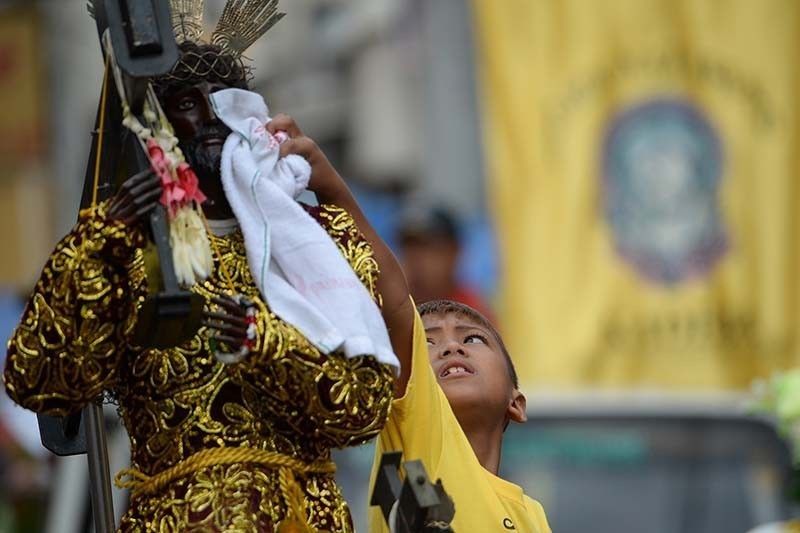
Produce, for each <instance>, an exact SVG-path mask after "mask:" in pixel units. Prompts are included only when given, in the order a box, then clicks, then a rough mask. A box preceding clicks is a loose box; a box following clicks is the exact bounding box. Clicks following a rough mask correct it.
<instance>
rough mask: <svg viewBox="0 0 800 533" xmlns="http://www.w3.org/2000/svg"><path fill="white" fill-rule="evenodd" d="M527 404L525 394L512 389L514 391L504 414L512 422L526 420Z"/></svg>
mask: <svg viewBox="0 0 800 533" xmlns="http://www.w3.org/2000/svg"><path fill="white" fill-rule="evenodd" d="M527 405H528V401H527V400H526V399H525V395H524V394H522V393H521V392H520V391H518V390H517V389H514V392H513V393H512V395H511V401H510V402H508V408H507V409H506V416H508V419H509V420H511V421H512V422H517V423H522V422H526V421H527V420H528V414H527V411H526V407H527Z"/></svg>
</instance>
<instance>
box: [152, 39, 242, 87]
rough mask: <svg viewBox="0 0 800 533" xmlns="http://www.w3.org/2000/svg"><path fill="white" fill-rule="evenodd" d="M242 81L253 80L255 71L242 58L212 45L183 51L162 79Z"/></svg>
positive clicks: (177, 80) (176, 80) (178, 80)
mask: <svg viewBox="0 0 800 533" xmlns="http://www.w3.org/2000/svg"><path fill="white" fill-rule="evenodd" d="M199 78H202V79H218V80H231V79H234V80H242V81H245V82H249V81H250V80H252V79H253V69H252V68H251V67H250V66H248V65H246V64H245V62H244V61H243V60H242V58H241V56H238V57H237V56H233V55H231V54H228V53H225V52H224V51H222V50H220V49H218V48H216V47H212V46H210V45H205V46H202V45H201V46H198V47H197V49H189V50H186V49H184V50H182V53H181V57H180V59H179V60H178V62H177V63H176V64H175V66H174V67H173V69H172V70H171V71H170V72H169V74H166V75H164V76H162V77H161V79H163V80H165V81H175V82H185V81H191V80H194V79H199Z"/></svg>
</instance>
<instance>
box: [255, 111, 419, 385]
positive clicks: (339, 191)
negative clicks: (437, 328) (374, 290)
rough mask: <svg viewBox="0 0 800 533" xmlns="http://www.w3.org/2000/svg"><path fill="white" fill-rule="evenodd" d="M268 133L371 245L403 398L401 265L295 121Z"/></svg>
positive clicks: (407, 351)
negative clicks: (303, 164)
mask: <svg viewBox="0 0 800 533" xmlns="http://www.w3.org/2000/svg"><path fill="white" fill-rule="evenodd" d="M267 130H268V131H269V132H270V133H272V134H275V133H276V132H277V131H286V132H287V133H288V134H289V136H290V139H289V140H287V141H286V142H284V143H283V144H282V145H281V156H285V155H288V154H298V155H300V156H302V157H304V158H305V159H306V160H307V161H308V162H309V164H310V165H311V182H310V183H309V187H308V188H309V189H310V190H312V191H313V192H314V193H315V194H316V195H317V199H318V200H319V202H320V203H325V204H334V205H337V206H339V207H341V208H342V209H345V210H346V211H347V212H348V213H350V215H351V216H352V217H353V219H354V220H355V222H356V225H357V226H358V228H359V229H360V230H361V233H362V234H363V235H364V237H365V238H366V239H367V240H368V241H369V243H370V244H371V245H372V249H373V252H374V254H375V260H376V261H377V263H378V266H379V268H380V271H381V272H380V276H379V277H378V293H379V294H380V295H381V299H382V300H383V306H382V309H381V311H382V313H383V320H384V322H386V327H387V329H388V330H389V338H390V339H391V341H392V348H393V349H394V351H395V354H396V355H397V358H398V359H399V360H400V375H399V376H398V378H397V380H395V395H396V397H400V396H403V394H405V390H406V385H407V383H408V379H409V376H410V374H411V354H412V349H411V348H412V340H413V336H414V305H413V303H412V301H411V298H410V292H409V289H408V283H406V278H405V275H403V270H402V268H401V267H400V263H399V262H398V261H397V259H396V258H395V257H394V254H393V253H392V251H391V250H390V249H389V247H388V246H387V245H386V243H384V242H383V240H382V239H381V238H380V237H379V236H378V234H377V233H376V232H375V229H374V228H373V227H372V225H371V224H370V223H369V221H367V218H366V217H365V216H364V213H363V212H362V211H361V208H360V207H359V205H358V202H356V199H355V198H354V197H353V194H352V193H351V192H350V189H349V188H348V187H347V184H346V183H345V182H344V180H343V179H342V177H341V176H340V175H339V173H338V172H337V171H336V169H335V168H333V165H331V163H330V161H328V158H327V157H325V154H324V153H323V152H322V150H320V148H319V147H318V146H317V144H316V143H315V142H314V141H313V140H311V139H310V138H308V137H306V136H304V135H303V133H302V132H301V131H300V129H299V128H298V126H297V124H296V123H295V122H294V119H292V118H291V117H289V116H287V115H277V116H276V117H274V118H273V119H272V121H271V122H270V123H269V124H268V125H267Z"/></svg>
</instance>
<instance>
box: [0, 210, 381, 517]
mask: <svg viewBox="0 0 800 533" xmlns="http://www.w3.org/2000/svg"><path fill="white" fill-rule="evenodd" d="M307 209H308V210H309V212H310V214H311V215H312V216H313V217H315V219H316V220H317V221H318V222H319V223H320V224H321V225H322V226H323V227H324V228H325V229H326V230H327V231H328V233H329V234H330V235H331V237H332V238H333V240H334V241H335V242H336V243H337V245H338V247H339V249H340V251H341V252H342V254H343V255H344V256H345V257H346V259H347V260H348V261H349V263H350V264H351V266H352V267H353V269H354V271H355V272H356V274H357V275H358V277H359V279H360V280H361V281H362V282H363V283H364V284H365V286H366V287H367V289H368V290H369V291H370V293H371V294H372V295H373V297H375V298H376V299H379V298H378V295H377V294H376V292H375V281H376V277H377V276H378V267H377V263H376V262H375V260H374V258H373V256H372V249H371V247H370V246H369V244H368V243H367V242H366V240H365V239H364V238H363V237H362V236H361V234H360V233H359V232H358V229H357V228H356V226H355V224H354V222H353V219H352V218H351V217H350V216H349V214H347V213H346V212H345V211H343V210H341V209H339V208H336V207H333V206H321V207H316V208H307ZM210 238H212V239H213V240H214V243H215V244H216V248H217V250H218V251H219V253H220V255H221V256H222V261H224V263H225V265H226V267H227V271H228V273H229V275H230V276H231V277H232V279H233V283H234V285H235V289H236V291H237V292H238V293H240V294H244V295H246V296H248V297H249V298H251V299H252V300H253V301H254V302H255V304H256V305H257V307H258V311H259V312H258V321H257V330H258V335H257V339H256V345H255V348H254V349H253V350H252V351H251V353H250V355H249V356H248V357H247V359H246V360H245V361H243V362H241V363H238V364H233V365H229V366H226V365H223V364H221V363H219V362H217V361H216V360H215V358H214V357H213V355H212V352H211V351H210V349H209V345H208V337H209V334H208V332H206V331H205V329H201V330H200V331H199V332H198V333H197V335H195V336H194V337H193V338H192V339H191V340H189V341H188V342H186V343H184V344H183V345H181V346H179V347H176V348H172V349H166V350H155V349H146V350H145V349H141V348H137V347H135V346H132V345H131V343H130V340H129V339H130V338H131V332H132V331H133V328H134V326H135V321H136V311H137V309H138V307H139V306H140V305H141V302H142V301H143V299H144V296H145V293H146V283H147V281H146V274H145V268H144V261H143V259H142V252H141V246H142V244H143V243H144V238H143V237H142V235H141V234H140V233H139V232H137V231H132V230H130V229H127V228H125V227H123V226H122V225H121V224H119V223H114V222H111V221H109V220H108V219H106V218H105V207H104V205H103V204H101V205H100V206H98V207H97V208H95V209H93V210H87V211H84V212H82V213H81V216H80V219H79V222H78V224H77V225H76V227H75V228H74V229H73V231H72V232H71V233H70V234H69V235H67V236H66V237H65V238H64V239H62V240H61V242H60V243H59V244H58V245H57V247H56V249H55V251H54V252H53V254H52V256H51V257H50V260H49V261H48V263H47V265H46V266H45V268H44V270H43V272H42V275H41V278H40V279H39V281H38V283H37V285H36V288H35V290H34V293H33V295H32V297H31V298H30V300H29V302H28V304H27V307H26V309H25V312H24V314H23V317H22V320H21V323H20V325H19V326H18V328H17V330H16V331H15V333H14V336H13V337H12V339H11V340H10V341H9V347H8V359H7V363H6V368H5V373H4V381H5V385H6V389H7V391H8V393H9V395H10V396H11V397H12V398H13V399H14V400H15V401H16V402H17V403H19V404H21V405H23V406H24V407H27V408H28V409H31V410H33V411H37V412H40V413H47V414H52V415H65V414H67V413H70V412H73V411H75V410H77V409H79V408H81V407H83V406H85V405H86V404H87V403H88V402H90V401H92V400H94V399H96V398H97V397H98V396H99V395H100V394H101V393H102V392H103V391H104V390H106V391H110V392H111V393H112V394H113V395H114V396H115V397H116V399H117V400H118V402H119V412H120V414H121V416H122V420H123V423H124V425H125V427H126V429H127V431H128V434H129V436H130V443H131V461H132V466H134V467H136V468H137V469H139V470H140V471H142V472H143V473H145V474H147V475H154V474H156V473H158V472H161V471H163V470H165V469H166V468H169V467H171V466H173V465H175V464H177V463H179V462H180V461H181V460H182V459H186V458H187V457H189V456H190V455H192V454H193V453H196V452H198V451H200V450H204V449H208V448H214V447H243V446H244V447H250V448H256V449H260V450H267V451H276V452H279V453H282V454H285V455H288V456H290V457H293V458H295V459H299V460H302V461H305V462H312V461H319V460H326V459H329V458H330V450H331V448H334V447H343V446H349V445H354V444H358V443H362V442H364V441H366V440H368V439H370V438H372V437H373V436H374V435H376V434H377V433H378V432H379V431H380V429H381V427H382V426H383V424H384V422H385V420H386V417H387V416H388V411H389V407H390V403H391V394H392V382H393V371H392V369H391V368H390V367H388V366H385V365H381V364H379V363H378V362H377V361H376V360H375V359H374V358H373V357H371V356H365V357H357V358H353V359H346V358H345V357H344V356H342V355H340V354H333V355H329V356H324V355H322V354H320V353H319V352H318V351H317V350H316V349H315V348H314V347H313V346H312V345H311V344H310V343H309V342H308V341H307V340H306V339H305V338H304V337H303V336H302V335H301V334H300V333H299V332H298V331H297V329H296V328H294V327H293V326H291V325H289V324H287V323H286V322H284V321H282V320H281V319H280V318H278V317H277V316H275V315H274V314H272V313H270V311H269V309H268V308H267V307H266V305H265V304H264V302H263V300H262V299H261V297H260V295H259V293H258V289H257V288H256V286H255V284H254V283H253V279H252V277H251V274H250V269H249V268H248V265H247V259H246V255H245V249H244V242H243V239H242V235H241V233H240V232H239V231H236V232H234V233H232V234H231V235H228V236H225V237H215V236H211V237H210ZM219 261H220V258H219V257H218V256H217V255H216V254H215V258H214V272H213V275H212V276H211V277H210V278H209V279H208V280H207V281H205V282H204V283H202V285H197V286H195V287H194V288H193V289H192V290H194V291H196V292H198V293H200V294H202V295H203V296H205V297H206V298H208V297H211V296H212V295H223V294H229V293H230V289H229V286H228V283H227V280H225V277H224V276H223V275H222V273H221V271H220V266H219ZM295 476H296V479H297V480H298V482H299V484H300V486H301V487H302V490H303V497H304V505H305V510H306V513H307V517H308V520H309V523H310V524H311V525H312V526H314V527H315V528H317V529H318V530H320V531H335V532H339V531H351V530H352V522H351V519H350V515H349V511H348V508H347V505H346V503H345V501H344V500H343V498H342V496H341V494H340V492H339V489H338V488H337V486H336V484H335V482H334V478H333V476H332V475H331V474H295ZM286 512H287V508H286V502H285V501H284V499H283V498H282V496H281V491H280V490H279V487H278V474H277V470H276V469H274V468H271V467H267V466H260V465H257V464H252V463H246V464H233V465H225V466H220V465H217V466H211V467H206V468H203V469H201V470H198V471H196V472H194V473H193V474H190V475H187V476H185V477H183V478H179V479H177V480H175V481H173V482H172V483H170V484H169V485H168V486H167V487H166V488H164V489H163V490H161V491H160V492H158V493H157V494H155V495H152V496H138V497H134V498H132V501H131V506H130V508H129V510H128V511H127V513H126V514H125V516H124V517H123V519H122V525H121V530H122V531H159V532H173V531H241V532H252V531H263V532H270V531H274V529H275V527H276V524H277V523H279V521H280V520H281V519H282V518H283V517H284V516H285V515H286Z"/></svg>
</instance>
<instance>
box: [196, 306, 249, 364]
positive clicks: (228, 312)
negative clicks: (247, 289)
mask: <svg viewBox="0 0 800 533" xmlns="http://www.w3.org/2000/svg"><path fill="white" fill-rule="evenodd" d="M211 301H212V302H213V303H215V304H217V305H218V306H220V307H222V309H224V311H223V312H221V313H220V312H216V311H210V310H208V309H206V310H204V311H203V325H204V326H206V327H207V328H209V329H210V330H211V331H212V333H213V335H214V337H213V338H214V339H216V340H217V341H220V342H224V343H225V344H226V345H227V346H228V347H229V348H230V349H231V350H232V351H234V352H235V351H238V350H239V349H241V348H242V346H243V345H244V343H245V341H246V340H247V325H248V324H247V310H246V308H245V307H243V306H241V305H239V304H238V303H236V302H235V301H234V300H233V299H232V298H230V297H227V296H226V297H223V298H220V297H213V298H211Z"/></svg>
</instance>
